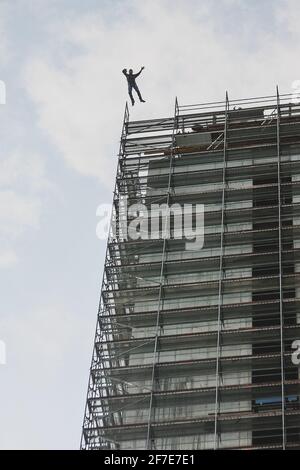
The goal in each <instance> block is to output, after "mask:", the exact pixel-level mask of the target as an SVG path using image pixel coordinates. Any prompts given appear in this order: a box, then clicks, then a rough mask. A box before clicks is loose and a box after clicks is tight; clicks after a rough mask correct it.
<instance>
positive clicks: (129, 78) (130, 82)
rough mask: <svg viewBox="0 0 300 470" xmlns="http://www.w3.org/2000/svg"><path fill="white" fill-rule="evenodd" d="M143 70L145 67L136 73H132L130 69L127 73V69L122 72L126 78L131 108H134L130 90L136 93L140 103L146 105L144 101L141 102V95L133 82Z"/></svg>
mask: <svg viewBox="0 0 300 470" xmlns="http://www.w3.org/2000/svg"><path fill="white" fill-rule="evenodd" d="M144 68H145V67H141V70H140V71H139V72H138V73H133V70H132V69H129V73H127V69H123V70H122V72H123V73H124V75H125V77H126V78H127V82H128V94H129V96H130V99H131V104H132V106H134V99H133V96H132V88H133V89H134V90H135V91H136V92H137V95H138V97H139V99H140V101H141V103H146V101H145V100H143V98H142V96H141V93H140V90H139V87H138V86H137V84H136V82H135V79H136V77H138V76H139V75H140V73H141V72H142V70H144Z"/></svg>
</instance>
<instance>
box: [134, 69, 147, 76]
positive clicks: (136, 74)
mask: <svg viewBox="0 0 300 470" xmlns="http://www.w3.org/2000/svg"><path fill="white" fill-rule="evenodd" d="M144 68H145V67H141V70H140V71H139V72H138V73H135V74H134V78H135V77H138V76H139V75H140V74H141V73H142V71H143V70H144Z"/></svg>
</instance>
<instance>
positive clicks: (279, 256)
mask: <svg viewBox="0 0 300 470" xmlns="http://www.w3.org/2000/svg"><path fill="white" fill-rule="evenodd" d="M276 95H277V188H278V264H279V315H280V356H281V357H280V362H281V363H280V368H281V415H282V448H283V449H285V445H286V432H285V393H284V379H285V377H284V341H283V328H284V323H283V293H282V232H281V172H280V161H281V158H280V154H281V152H280V97H279V91H278V86H277V87H276Z"/></svg>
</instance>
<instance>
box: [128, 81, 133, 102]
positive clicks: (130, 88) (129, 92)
mask: <svg viewBox="0 0 300 470" xmlns="http://www.w3.org/2000/svg"><path fill="white" fill-rule="evenodd" d="M128 94H129V96H130V99H131V104H132V106H133V105H134V99H133V96H132V86H130V85H128Z"/></svg>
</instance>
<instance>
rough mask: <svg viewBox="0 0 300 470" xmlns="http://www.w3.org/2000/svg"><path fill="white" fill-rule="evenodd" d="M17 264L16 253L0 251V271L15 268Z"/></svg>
mask: <svg viewBox="0 0 300 470" xmlns="http://www.w3.org/2000/svg"><path fill="white" fill-rule="evenodd" d="M17 262H18V258H17V255H16V253H15V252H14V251H13V250H3V251H2V250H1V251H0V269H7V268H11V267H13V266H15V265H16V264H17Z"/></svg>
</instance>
